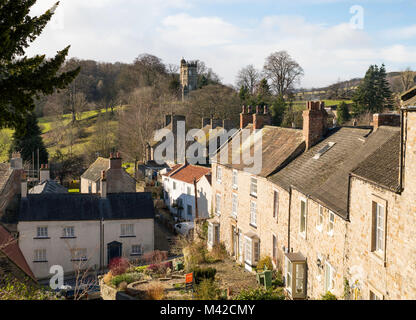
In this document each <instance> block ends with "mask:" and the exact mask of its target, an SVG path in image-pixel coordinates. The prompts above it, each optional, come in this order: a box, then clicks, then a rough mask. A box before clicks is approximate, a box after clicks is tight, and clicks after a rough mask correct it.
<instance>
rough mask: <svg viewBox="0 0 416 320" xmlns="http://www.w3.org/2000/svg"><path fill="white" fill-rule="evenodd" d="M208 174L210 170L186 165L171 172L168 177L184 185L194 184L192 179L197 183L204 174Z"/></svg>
mask: <svg viewBox="0 0 416 320" xmlns="http://www.w3.org/2000/svg"><path fill="white" fill-rule="evenodd" d="M210 172H211V168H207V167H201V166H195V165H191V164H188V165H184V166H183V167H182V168H180V169H179V170H176V171H175V172H173V174H171V175H170V177H171V178H172V179H175V180H179V181H183V182H185V183H194V179H196V181H199V179H201V178H202V177H203V176H205V175H206V174H209V173H210Z"/></svg>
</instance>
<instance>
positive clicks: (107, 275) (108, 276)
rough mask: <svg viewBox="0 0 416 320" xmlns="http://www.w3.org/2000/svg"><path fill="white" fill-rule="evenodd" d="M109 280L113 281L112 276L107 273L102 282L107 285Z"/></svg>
mask: <svg viewBox="0 0 416 320" xmlns="http://www.w3.org/2000/svg"><path fill="white" fill-rule="evenodd" d="M111 279H113V274H112V273H111V271H109V272H107V273H106V274H105V276H104V277H103V281H104V283H105V284H107V285H109V284H110V283H111Z"/></svg>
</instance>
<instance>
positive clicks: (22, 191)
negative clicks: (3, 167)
mask: <svg viewBox="0 0 416 320" xmlns="http://www.w3.org/2000/svg"><path fill="white" fill-rule="evenodd" d="M20 194H21V196H22V199H25V198H27V178H26V172H24V171H23V172H22V179H21V181H20Z"/></svg>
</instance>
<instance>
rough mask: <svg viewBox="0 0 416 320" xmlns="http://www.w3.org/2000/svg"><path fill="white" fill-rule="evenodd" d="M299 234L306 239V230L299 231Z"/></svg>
mask: <svg viewBox="0 0 416 320" xmlns="http://www.w3.org/2000/svg"><path fill="white" fill-rule="evenodd" d="M299 235H300V236H301V237H302V238H303V239H305V240H306V232H299Z"/></svg>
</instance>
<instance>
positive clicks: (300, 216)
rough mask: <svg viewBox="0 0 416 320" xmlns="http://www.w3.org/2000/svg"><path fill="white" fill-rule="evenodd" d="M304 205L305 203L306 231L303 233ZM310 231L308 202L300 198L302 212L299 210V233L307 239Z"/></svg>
mask: <svg viewBox="0 0 416 320" xmlns="http://www.w3.org/2000/svg"><path fill="white" fill-rule="evenodd" d="M302 203H305V230H303V231H302ZM307 230H308V201H307V200H306V198H300V210H299V233H300V235H301V236H302V237H303V238H304V239H306V233H307Z"/></svg>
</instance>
